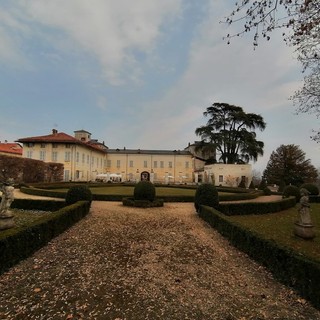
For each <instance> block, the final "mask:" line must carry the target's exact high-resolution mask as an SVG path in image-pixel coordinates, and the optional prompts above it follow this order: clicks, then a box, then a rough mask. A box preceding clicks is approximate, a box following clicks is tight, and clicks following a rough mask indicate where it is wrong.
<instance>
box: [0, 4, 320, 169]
mask: <svg viewBox="0 0 320 320" xmlns="http://www.w3.org/2000/svg"><path fill="white" fill-rule="evenodd" d="M231 3H232V2H229V1H218V0H202V1H195V0H153V1H150V0H136V1H127V0H117V1H115V0H90V1H87V0H68V1H65V0H50V1H43V0H15V1H12V0H2V1H1V3H0V108H1V109H0V110H1V117H0V141H4V140H8V141H10V142H11V141H14V140H17V139H19V138H23V137H29V136H37V135H46V134H49V133H50V132H51V130H52V129H53V128H55V129H57V130H58V131H62V132H65V133H68V134H71V135H73V131H75V130H80V129H84V130H87V131H89V132H91V133H92V137H93V138H95V139H98V140H99V141H105V143H106V145H107V146H109V147H110V148H118V147H119V148H122V147H126V148H141V149H168V150H174V149H177V150H178V149H183V148H184V147H186V146H187V144H188V142H193V141H195V140H197V139H198V137H196V136H195V134H194V131H195V129H196V128H197V127H199V126H201V125H203V124H205V123H206V119H205V118H204V117H203V115H202V113H203V111H205V109H206V108H207V107H209V106H210V105H211V104H212V103H214V102H226V103H230V104H235V105H238V106H241V107H242V108H243V109H244V110H245V111H246V112H254V113H257V114H261V115H262V116H263V118H264V120H265V121H266V122H267V128H266V130H265V131H264V132H262V133H260V132H258V139H260V140H262V141H264V143H265V155H264V157H262V158H259V160H258V161H257V162H256V163H255V164H253V165H254V168H255V169H256V170H257V171H261V172H262V171H263V169H264V168H265V166H266V164H267V161H268V160H269V157H270V154H271V152H272V151H274V150H276V148H278V147H279V146H280V145H281V144H297V145H299V146H300V147H301V149H302V150H303V151H304V152H306V157H307V158H310V159H311V161H312V164H314V165H315V166H316V167H319V166H320V160H319V157H318V153H319V145H317V144H316V143H315V142H313V141H311V139H310V135H312V128H313V129H317V128H318V126H319V122H318V119H316V118H315V117H314V116H311V115H295V108H294V106H293V105H292V102H291V101H290V100H289V99H288V98H289V97H290V95H292V94H293V92H294V91H295V90H296V89H297V88H298V87H299V86H300V85H301V80H302V76H303V75H302V74H301V72H300V70H301V68H300V65H299V63H298V62H297V61H296V59H295V54H294V52H293V49H292V48H289V47H287V46H286V45H285V43H284V42H283V40H282V39H281V37H280V35H278V34H274V35H273V36H272V39H271V41H270V42H267V43H266V42H264V41H261V42H260V45H259V47H258V48H257V49H256V50H253V46H252V36H253V35H249V36H247V37H241V38H235V39H233V41H232V42H231V45H227V44H226V41H224V40H223V39H222V38H223V36H225V35H226V34H227V33H233V30H236V29H235V28H236V27H235V26H233V27H229V28H227V26H226V25H224V24H221V23H219V21H221V20H223V18H224V17H225V16H226V15H227V14H228V13H229V12H230V11H231V10H232V5H231ZM234 32H236V31H234Z"/></svg>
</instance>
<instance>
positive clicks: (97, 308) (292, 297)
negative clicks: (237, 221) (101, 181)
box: [0, 202, 320, 320]
mask: <svg viewBox="0 0 320 320" xmlns="http://www.w3.org/2000/svg"><path fill="white" fill-rule="evenodd" d="M0 319H7V320H10V319H45V320H49V319H54V320H55V319H89V320H91V319H107V320H108V319H112V320H140V319H141V320H145V319H152V320H155V319H165V320H171V319H176V320H182V319H206V320H207V319H209V320H210V319H221V320H235V319H238V320H246V319H255V320H261V319H282V320H284V319H290V320H292V319H295V320H298V319H309V320H316V319H320V311H319V310H316V309H314V308H313V307H312V306H310V304H309V303H308V302H306V301H305V300H304V299H302V298H301V297H299V296H298V295H297V294H296V293H294V292H293V291H292V290H291V289H290V288H287V287H285V286H283V285H281V284H279V283H278V282H276V281H275V280H274V279H273V278H272V276H271V275H270V274H269V273H268V272H267V271H266V270H265V269H264V268H263V267H261V266H259V265H258V264H256V263H255V262H253V261H252V260H250V259H249V258H248V257H247V256H246V255H244V254H243V253H241V252H239V251H238V250H236V249H235V248H234V247H232V246H230V245H229V243H228V242H227V241H226V240H225V239H224V238H222V237H221V236H220V235H219V234H218V233H217V232H216V231H215V230H214V229H212V228H210V227H209V226H208V225H207V224H206V223H205V222H204V221H202V220H201V219H200V218H199V217H198V216H197V215H196V214H195V210H194V207H193V204H192V203H166V204H165V206H164V207H163V208H150V209H138V208H128V207H123V206H122V204H121V203H119V202H93V204H92V208H91V213H90V214H89V215H88V216H87V217H86V218H85V219H83V220H82V221H80V222H79V223H77V224H76V225H75V226H73V227H72V228H71V229H69V230H68V231H67V232H65V233H64V234H62V235H60V236H59V237H57V238H56V239H54V240H53V241H51V242H50V243H49V244H48V245H47V246H46V247H44V248H42V249H41V250H39V251H38V252H36V253H35V254H34V255H33V256H32V257H30V258H28V259H26V260H24V261H22V262H21V263H20V264H18V265H17V266H16V267H14V268H12V269H10V270H9V271H8V272H7V273H5V274H3V275H2V276H0Z"/></svg>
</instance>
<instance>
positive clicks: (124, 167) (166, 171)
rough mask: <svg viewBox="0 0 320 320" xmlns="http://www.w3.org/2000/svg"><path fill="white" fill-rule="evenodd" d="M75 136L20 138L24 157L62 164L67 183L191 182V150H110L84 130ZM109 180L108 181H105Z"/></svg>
mask: <svg viewBox="0 0 320 320" xmlns="http://www.w3.org/2000/svg"><path fill="white" fill-rule="evenodd" d="M74 133H75V136H74V137H72V136H70V135H68V134H66V133H63V132H58V131H57V130H55V129H54V130H52V133H51V134H49V135H45V136H36V137H28V138H21V139H19V140H17V142H19V143H22V144H23V157H25V158H30V159H37V160H42V161H45V162H59V163H62V164H63V165H64V180H65V181H94V180H96V179H97V178H99V177H101V175H102V176H103V177H104V179H101V180H111V181H112V180H114V181H122V182H126V181H132V182H137V181H140V180H144V179H148V180H150V181H152V182H154V183H191V182H193V181H194V176H193V172H194V163H195V158H194V157H193V155H192V154H191V153H190V152H189V151H188V150H183V151H180V150H173V151H168V150H140V149H136V150H132V149H126V148H124V149H121V150H120V149H109V148H108V147H107V146H105V144H104V143H100V142H98V140H93V139H91V133H90V132H88V131H85V130H78V131H75V132H74ZM105 178H107V179H105Z"/></svg>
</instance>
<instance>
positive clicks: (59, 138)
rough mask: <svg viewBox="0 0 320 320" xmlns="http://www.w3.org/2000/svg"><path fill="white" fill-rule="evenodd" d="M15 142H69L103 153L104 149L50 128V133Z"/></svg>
mask: <svg viewBox="0 0 320 320" xmlns="http://www.w3.org/2000/svg"><path fill="white" fill-rule="evenodd" d="M16 142H20V143H70V144H77V145H81V146H86V147H88V148H91V149H94V150H96V151H100V152H103V153H105V151H104V150H103V149H101V148H99V147H98V146H97V145H95V144H90V143H87V142H83V141H81V140H79V139H76V138H75V137H72V136H70V135H68V134H66V133H64V132H58V131H57V130H52V134H48V135H45V136H36V137H27V138H21V139H18V140H17V141H16Z"/></svg>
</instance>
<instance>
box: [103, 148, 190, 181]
mask: <svg viewBox="0 0 320 320" xmlns="http://www.w3.org/2000/svg"><path fill="white" fill-rule="evenodd" d="M193 168H194V158H193V156H192V154H191V153H190V152H189V151H185V150H183V151H180V150H173V151H169V150H140V149H136V150H132V149H126V148H123V149H108V150H107V166H106V172H107V173H108V174H110V175H111V178H114V179H119V178H120V179H121V181H134V182H136V181H139V180H150V181H151V182H154V183H165V184H168V183H191V182H193V171H194V170H193Z"/></svg>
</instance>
